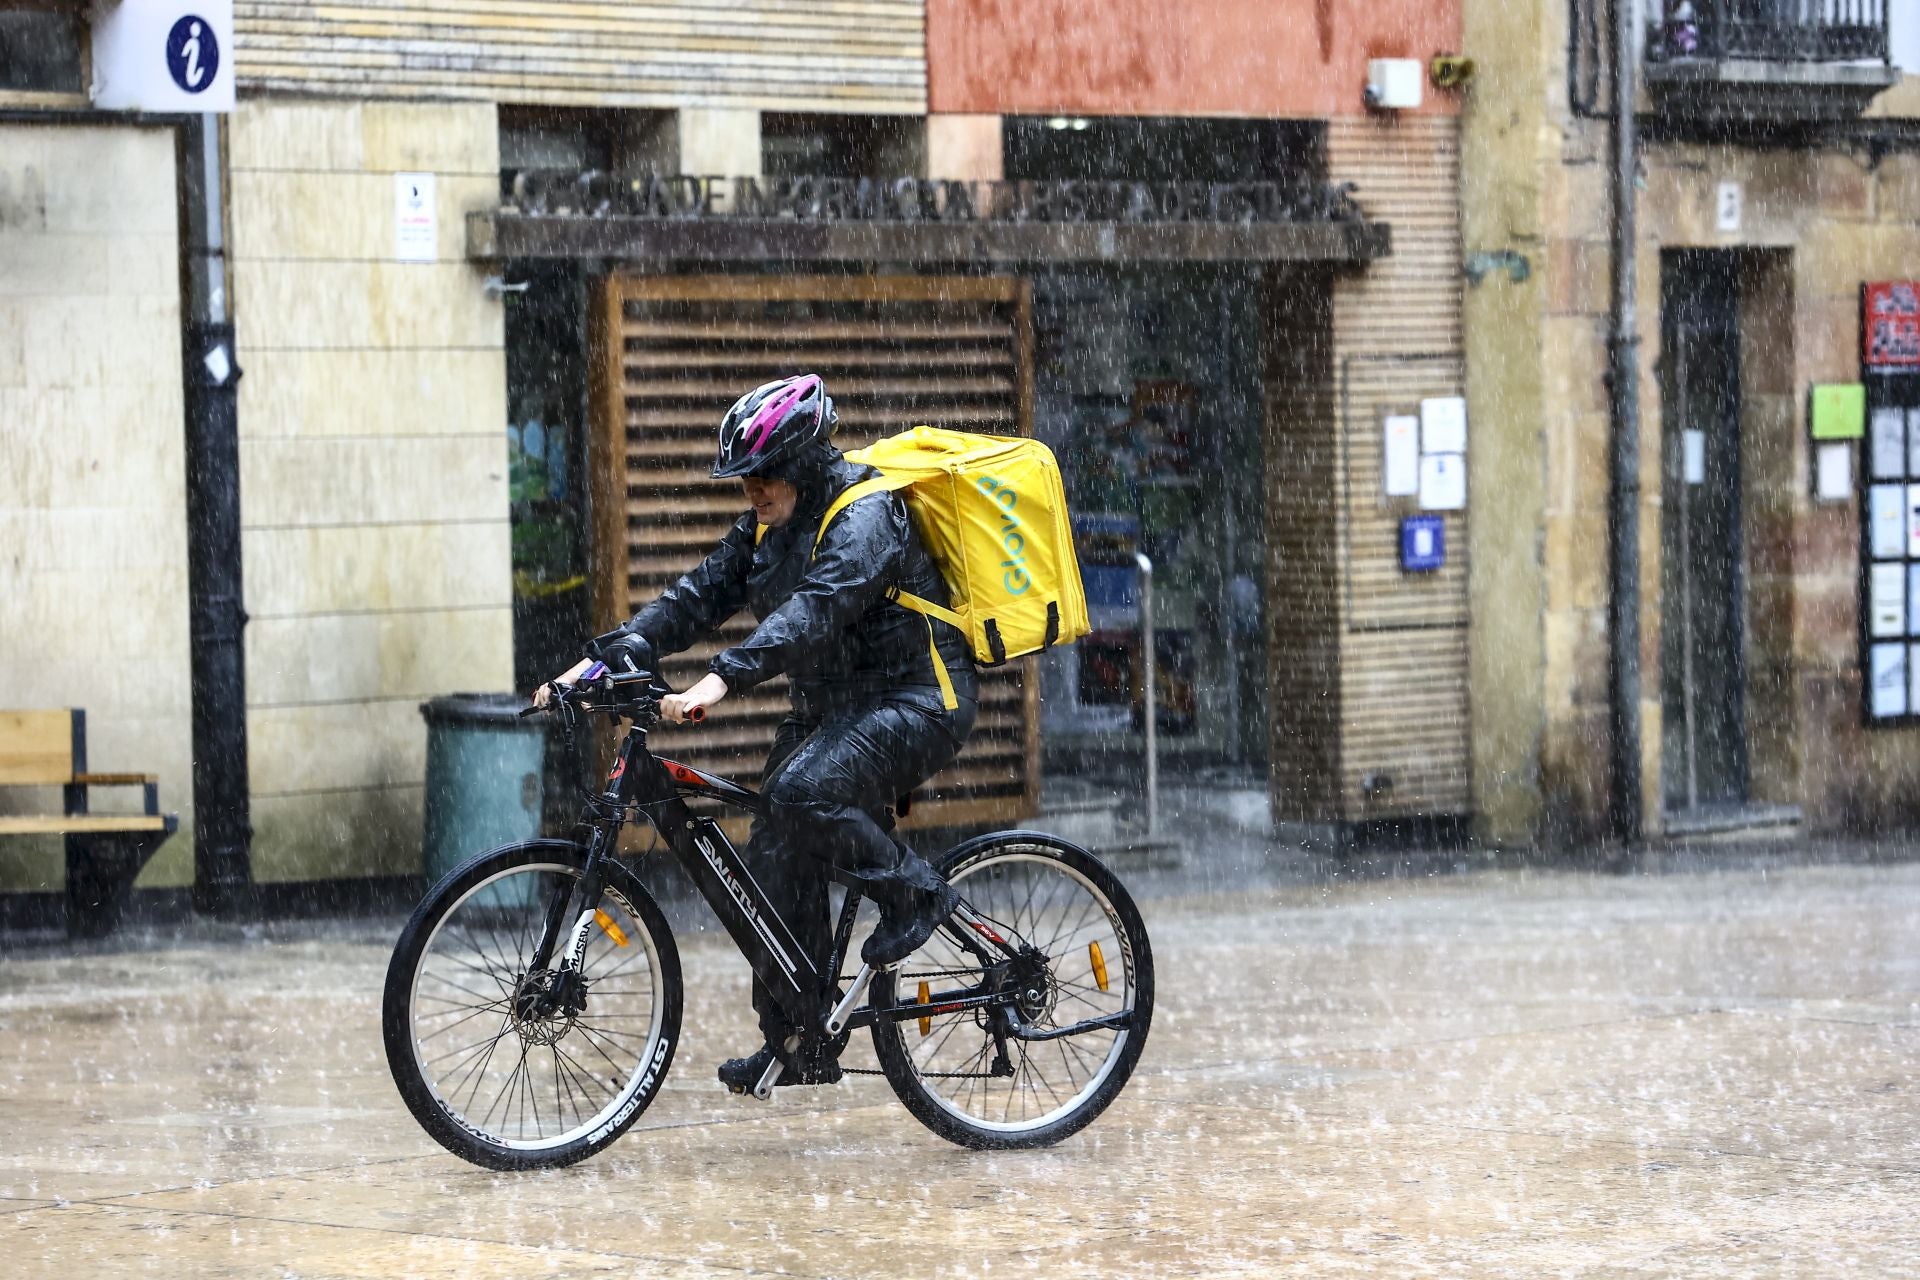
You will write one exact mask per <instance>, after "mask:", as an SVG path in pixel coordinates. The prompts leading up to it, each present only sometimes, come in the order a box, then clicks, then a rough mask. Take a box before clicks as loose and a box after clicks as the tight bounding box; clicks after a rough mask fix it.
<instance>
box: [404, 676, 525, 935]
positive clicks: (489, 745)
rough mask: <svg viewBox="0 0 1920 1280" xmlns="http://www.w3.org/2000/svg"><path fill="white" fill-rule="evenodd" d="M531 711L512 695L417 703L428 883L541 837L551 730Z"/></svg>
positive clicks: (449, 697)
mask: <svg viewBox="0 0 1920 1280" xmlns="http://www.w3.org/2000/svg"><path fill="white" fill-rule="evenodd" d="M526 705H527V702H526V699H524V698H521V697H519V696H517V695H515V694H511V693H451V694H447V695H446V696H444V697H439V698H435V699H433V700H432V701H431V702H423V703H421V704H420V714H421V715H423V716H425V717H426V720H427V795H426V814H427V821H426V841H425V849H426V868H425V870H426V875H427V883H428V884H429V885H431V884H435V883H437V882H438V881H439V879H440V877H441V876H444V875H445V874H446V873H447V872H449V871H451V870H453V868H454V867H456V866H458V865H459V864H460V863H462V862H464V861H466V860H467V859H468V858H470V857H472V856H473V855H474V854H476V853H479V852H481V851H483V850H486V849H491V848H493V847H494V846H495V845H501V844H507V843H509V842H511V841H515V840H531V839H533V838H534V837H535V836H537V835H539V834H540V809H541V792H542V790H543V788H542V785H541V776H542V772H543V769H544V766H545V760H546V743H547V740H546V728H545V722H544V720H543V719H542V718H540V717H536V716H529V717H527V718H525V719H522V718H521V716H520V712H521V711H522V710H523V709H524V708H525V707H526ZM520 879H522V880H524V879H525V877H521V878H520ZM499 905H501V906H507V905H511V904H508V903H500V904H499Z"/></svg>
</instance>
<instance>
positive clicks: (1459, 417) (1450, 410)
mask: <svg viewBox="0 0 1920 1280" xmlns="http://www.w3.org/2000/svg"><path fill="white" fill-rule="evenodd" d="M1466 451H1467V402H1466V401H1465V400H1463V399H1461V398H1460V397H1459V396H1440V397H1438V398H1436V399H1431V400H1422V401H1421V402H1420V452H1422V453H1465V452H1466Z"/></svg>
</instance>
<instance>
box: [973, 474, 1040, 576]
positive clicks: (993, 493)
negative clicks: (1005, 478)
mask: <svg viewBox="0 0 1920 1280" xmlns="http://www.w3.org/2000/svg"><path fill="white" fill-rule="evenodd" d="M978 484H979V485H980V488H981V489H982V491H984V492H985V493H986V494H987V495H988V496H989V497H991V498H992V499H993V501H994V503H995V504H996V505H997V506H998V507H999V508H1000V545H1001V547H1002V548H1003V549H1004V550H1005V551H1006V553H1007V558H1006V559H1005V560H1002V561H1001V562H1000V567H1001V568H1002V569H1003V570H1005V572H1004V573H1002V574H1001V575H1000V585H1001V586H1003V587H1005V588H1006V589H1007V594H1008V595H1010V596H1017V595H1024V594H1026V590H1027V588H1028V587H1030V586H1032V585H1033V580H1032V579H1031V578H1029V577H1027V566H1026V560H1027V535H1026V534H1024V533H1022V532H1020V517H1019V516H1017V515H1015V514H1014V513H1013V509H1014V507H1015V506H1017V505H1018V504H1019V502H1020V495H1019V494H1017V493H1015V492H1014V491H1013V486H1012V485H1009V484H1003V483H1002V482H1001V481H999V480H996V479H994V478H993V477H992V476H981V477H980V479H979V481H978Z"/></svg>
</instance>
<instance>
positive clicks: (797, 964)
mask: <svg viewBox="0 0 1920 1280" xmlns="http://www.w3.org/2000/svg"><path fill="white" fill-rule="evenodd" d="M646 743H647V729H646V728H645V727H644V726H643V725H642V724H640V723H638V722H635V723H634V724H633V725H632V727H631V728H630V729H629V730H628V732H627V733H626V734H625V735H624V736H623V737H622V739H621V741H620V745H619V748H618V749H617V750H616V752H615V756H614V764H613V768H612V770H611V772H610V773H609V774H608V776H607V788H606V790H605V792H604V793H602V794H601V795H600V796H599V797H598V801H597V803H596V804H595V805H594V806H593V808H594V809H595V810H597V811H598V815H597V817H596V818H595V819H594V820H593V821H592V822H591V824H590V827H591V836H590V837H589V841H588V847H587V860H586V866H585V868H584V869H583V871H582V874H581V878H580V881H579V883H578V885H577V886H576V887H575V889H574V891H573V892H572V893H569V894H556V895H555V898H554V901H553V902H552V903H551V904H550V905H549V907H548V911H547V918H546V921H545V925H544V928H543V930H542V937H541V940H540V944H539V947H538V948H537V950H536V951H535V953H534V956H533V967H534V968H535V969H545V968H548V967H549V966H551V965H552V964H553V959H554V954H555V952H556V950H557V949H558V947H559V942H560V939H561V938H562V937H565V938H566V939H567V948H566V953H565V956H564V958H563V960H562V963H561V965H560V966H559V968H560V971H561V973H562V975H563V980H562V981H558V982H556V983H555V985H554V987H553V993H554V995H553V998H554V999H555V1000H556V1001H565V1000H566V999H568V998H569V990H570V989H569V985H568V982H567V981H566V979H571V978H572V975H573V974H575V973H576V972H577V970H578V967H579V963H580V958H581V956H583V955H584V953H585V951H586V945H587V941H588V939H589V937H590V936H591V932H592V930H593V928H594V924H595V916H594V910H595V906H594V904H596V903H598V902H599V901H600V894H601V891H602V889H603V888H604V887H605V870H604V864H605V860H606V859H607V858H608V857H610V856H613V855H614V854H615V853H616V852H617V850H618V847H619V837H620V832H621V829H622V828H623V827H624V826H625V824H626V821H627V817H626V815H627V814H629V813H631V812H635V811H637V812H639V813H641V814H643V815H645V816H646V818H647V819H648V820H649V821H650V822H651V823H652V824H653V826H654V829H655V830H657V831H658V832H659V833H660V837H661V839H662V840H664V841H665V842H666V845H667V847H668V848H670V849H671V850H673V852H674V855H675V856H676V857H677V859H678V860H679V862H680V865H681V866H682V867H683V868H684V869H685V870H686V873H687V875H688V876H689V877H690V878H691V879H692V881H693V883H694V886H695V887H696V888H697V889H698V890H699V891H700V895H701V897H703V898H705V899H706V901H707V903H708V905H709V906H710V907H712V909H713V912H714V914H715V915H716V916H718V917H719V919H720V923H721V924H722V925H723V926H724V927H725V928H726V930H727V933H728V935H729V936H730V937H731V938H732V939H733V942H734V945H735V946H736V947H738V948H739V949H740V953H741V954H742V955H743V956H745V957H746V959H747V962H748V964H750V965H751V966H752V968H753V972H754V974H755V976H756V977H758V978H759V979H760V981H761V983H762V984H763V985H765V987H766V988H767V990H768V991H770V992H772V993H773V997H774V999H775V1000H776V1001H777V1002H778V1003H779V1005H780V1008H781V1011H782V1012H783V1013H784V1014H786V1016H787V1020H788V1022H789V1023H790V1024H791V1025H793V1026H796V1027H802V1028H807V1029H809V1031H815V1032H817V1031H822V1030H824V1032H825V1033H826V1035H827V1036H828V1037H832V1036H837V1035H839V1034H840V1033H842V1032H844V1031H849V1030H852V1029H855V1028H859V1027H864V1026H868V1025H870V1024H872V1023H873V1022H874V1021H876V1020H878V1019H880V1018H888V1019H891V1020H895V1021H904V1020H906V1019H908V1018H916V1017H920V1016H922V1015H923V1014H925V1013H926V1012H927V1011H928V1007H929V1004H930V1005H932V1006H934V1007H936V1008H937V1009H938V1011H940V1012H942V1013H945V1012H950V1011H953V1010H955V1009H961V1008H968V1007H984V1006H988V1005H1008V1004H1010V998H1009V997H1008V996H1006V995H1005V994H1003V993H997V992H990V991H987V990H985V989H984V988H981V987H976V988H969V989H965V990H956V991H942V992H937V993H934V994H932V995H931V997H930V999H929V1002H928V1004H919V1003H915V1004H906V1005H896V1006H893V1007H891V1008H889V1009H885V1010H874V1009H872V1008H871V1007H855V1006H856V1005H858V1002H859V1000H860V998H861V996H862V995H863V994H864V992H865V989H866V986H867V983H868V981H869V980H870V979H871V977H872V972H873V971H872V969H871V968H870V967H868V966H866V965H862V966H861V968H860V971H859V973H857V974H856V975H855V976H854V979H853V981H852V984H851V985H850V986H849V987H847V989H846V990H845V991H842V990H841V983H840V966H841V963H842V962H843V960H844V959H845V958H846V955H847V948H848V945H849V943H850V941H851V938H852V934H853V926H854V920H855V917H856V916H857V914H858V912H859V907H860V895H859V893H858V892H856V891H854V890H853V889H851V888H849V889H848V890H847V895H846V900H845V901H844V902H843V903H842V905H841V908H840V916H839V920H838V922H837V924H836V925H835V928H834V932H833V946H832V950H831V954H830V955H829V957H828V962H827V963H828V967H827V969H826V971H825V975H823V973H822V971H821V970H820V969H818V968H816V967H815V964H814V961H813V959H812V957H810V956H808V955H807V954H806V951H805V949H804V948H803V947H802V946H801V945H800V943H799V941H798V939H796V938H795V936H794V933H793V929H792V927H791V925H790V924H789V923H788V921H787V919H786V917H785V916H784V915H783V914H782V912H781V911H780V910H779V909H778V908H777V907H775V906H774V904H772V903H771V902H769V901H768V899H767V896H766V893H765V891H763V890H762V889H761V888H760V885H759V882H758V881H757V880H755V879H754V876H753V873H752V872H751V871H750V870H749V869H748V868H747V866H746V864H745V862H744V861H743V860H742V859H741V857H740V854H739V851H738V850H736V849H735V848H734V847H733V843H732V841H730V840H728V839H727V836H726V833H725V832H724V831H722V830H721V829H720V825H719V824H718V823H717V822H715V821H714V820H713V819H712V818H709V817H706V816H704V815H699V814H695V813H694V812H693V811H692V809H690V808H689V807H688V805H687V802H686V797H688V796H701V797H706V798H709V799H714V800H719V801H721V802H723V803H725V804H729V805H732V806H734V807H736V808H740V809H744V810H747V811H749V812H753V813H758V812H760V809H761V800H760V797H759V795H758V794H756V793H755V792H753V791H750V790H748V789H747V788H745V787H741V786H736V785H735V784H733V783H731V782H728V781H727V780H726V779H724V778H720V777H716V776H715V775H713V774H710V773H705V772H702V771H701V770H698V769H694V768H690V767H688V766H687V765H683V764H679V763H677V762H675V761H671V760H663V759H660V758H659V757H657V756H655V755H653V754H652V753H651V752H650V751H648V750H647V745H646ZM576 901H578V902H581V903H583V904H584V907H583V909H582V910H581V911H580V912H579V913H578V915H577V916H576V917H575V918H574V920H573V923H572V925H571V926H569V925H568V923H567V915H568V909H569V907H570V906H571V905H572V903H574V902H576ZM956 917H957V918H958V919H960V920H961V921H963V922H964V923H965V924H966V925H967V926H968V928H969V929H971V930H973V931H974V932H975V933H977V934H979V935H980V938H981V939H984V940H985V942H986V943H989V944H991V945H992V946H993V947H995V948H996V949H997V950H998V951H999V952H1000V955H999V956H997V957H996V956H995V955H994V954H992V953H991V952H989V951H988V950H987V948H986V946H984V945H982V942H981V941H979V940H976V939H975V938H971V937H968V936H967V935H966V934H965V933H962V932H961V931H960V930H957V929H953V928H951V926H947V927H948V928H949V932H950V933H951V934H952V935H953V936H954V937H955V938H956V939H957V940H958V941H959V942H960V943H961V944H962V945H964V946H966V947H967V948H968V949H969V950H970V951H972V952H973V953H974V954H975V955H976V956H978V957H979V958H980V960H981V962H982V965H983V968H985V967H986V966H989V965H993V964H996V963H1001V962H1004V961H1006V960H1013V959H1016V958H1018V957H1019V954H1020V952H1019V948H1018V947H1017V946H1016V944H1015V943H1012V942H1009V941H1008V940H1006V939H1004V938H1002V937H1001V936H1000V935H999V934H998V933H997V932H996V931H995V930H994V929H993V927H992V925H991V924H990V923H989V922H988V921H986V920H985V919H983V918H982V917H980V916H979V915H977V914H976V913H975V912H973V910H972V909H971V908H970V907H967V906H965V905H964V904H963V905H962V906H961V907H960V909H959V910H958V911H957V912H956ZM823 976H824V979H825V980H823ZM829 1005H830V1006H831V1008H829ZM1009 1031H1010V1033H1011V1034H1014V1035H1016V1036H1017V1035H1020V1030H1019V1029H1018V1028H1014V1027H1010V1028H1009Z"/></svg>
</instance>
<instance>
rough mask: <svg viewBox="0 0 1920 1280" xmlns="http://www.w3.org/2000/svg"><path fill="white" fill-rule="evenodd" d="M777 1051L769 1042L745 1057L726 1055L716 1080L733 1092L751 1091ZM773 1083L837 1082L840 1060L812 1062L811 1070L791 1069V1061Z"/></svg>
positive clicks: (765, 1071) (771, 1062) (838, 1081)
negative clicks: (813, 1064)
mask: <svg viewBox="0 0 1920 1280" xmlns="http://www.w3.org/2000/svg"><path fill="white" fill-rule="evenodd" d="M776 1056H778V1055H777V1051H776V1050H775V1049H774V1047H773V1046H772V1045H770V1044H765V1045H761V1046H760V1052H758V1053H756V1054H754V1055H752V1056H751V1057H747V1058H728V1059H727V1060H726V1061H725V1062H723V1063H721V1064H720V1071H719V1076H720V1083H721V1084H723V1085H725V1086H727V1088H729V1089H731V1090H733V1092H735V1093H752V1092H753V1087H754V1086H755V1085H757V1084H759V1083H760V1077H761V1076H763V1075H765V1074H766V1073H767V1068H768V1067H769V1066H771V1065H772V1064H773V1060H774V1058H775V1057H776ZM774 1083H775V1084H776V1085H786V1084H839V1083H840V1064H839V1063H838V1062H834V1061H829V1062H822V1063H818V1064H816V1065H815V1066H814V1067H813V1069H812V1070H809V1071H798V1070H795V1069H794V1067H793V1065H792V1064H791V1063H788V1064H787V1066H786V1067H785V1069H783V1070H782V1071H781V1072H780V1078H779V1079H778V1080H775V1081H774Z"/></svg>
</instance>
